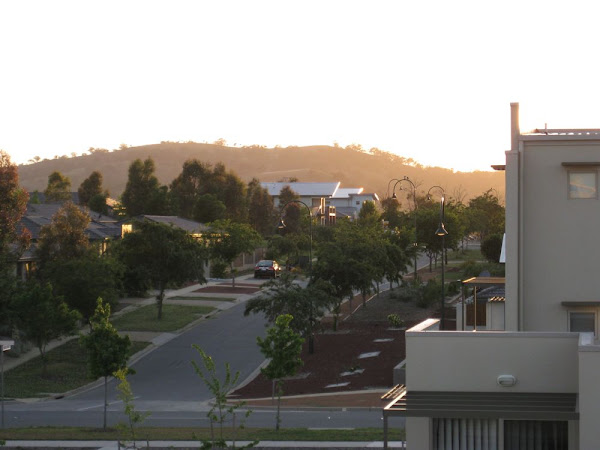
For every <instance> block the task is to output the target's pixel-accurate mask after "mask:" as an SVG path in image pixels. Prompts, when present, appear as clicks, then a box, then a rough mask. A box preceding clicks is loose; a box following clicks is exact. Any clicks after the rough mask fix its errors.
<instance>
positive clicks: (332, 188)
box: [260, 181, 340, 197]
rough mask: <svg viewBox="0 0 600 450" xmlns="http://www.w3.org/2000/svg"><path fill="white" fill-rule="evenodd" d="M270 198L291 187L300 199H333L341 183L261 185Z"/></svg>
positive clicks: (278, 183)
mask: <svg viewBox="0 0 600 450" xmlns="http://www.w3.org/2000/svg"><path fill="white" fill-rule="evenodd" d="M260 185H261V186H262V187H263V188H265V189H266V190H267V191H268V192H269V195H270V196H273V197H275V196H278V195H279V193H280V192H281V190H282V189H283V188H284V187H286V186H289V187H290V189H291V190H293V191H294V192H296V193H297V194H298V195H299V196H300V197H332V196H334V195H335V194H336V192H337V190H338V188H339V186H340V182H339V181H338V182H330V183H280V182H277V183H260Z"/></svg>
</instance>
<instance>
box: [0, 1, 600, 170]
mask: <svg viewBox="0 0 600 450" xmlns="http://www.w3.org/2000/svg"><path fill="white" fill-rule="evenodd" d="M598 9H600V3H598V2H591V1H590V2H583V1H579V0H574V1H570V2H565V1H560V2H556V1H551V0H546V1H529V0H519V1H513V0H502V1H493V0H490V1H481V0H477V1H464V0H456V1H453V2H448V1H447V0H444V1H438V0H430V1H428V2H419V1H410V2H409V1H402V0H392V1H386V0H382V1H377V0H364V1H353V0H341V1H334V0H318V1H312V0H302V1H291V0H290V1H288V0H276V1H262V0H219V1H204V0H194V1H183V0H179V1H178V0H169V1H167V0H165V1H153V0H143V1H134V0H129V1H127V0H119V1H111V0H104V1H86V0H76V1H61V0H53V1H51V2H49V1H47V0H40V1H27V0H19V1H3V2H0V149H3V150H5V151H6V152H8V153H9V155H10V156H11V158H12V160H13V162H16V163H19V164H21V163H27V162H28V161H29V160H31V159H32V158H34V157H35V156H39V157H41V158H42V159H44V158H49V159H52V158H54V156H55V155H59V156H60V155H71V154H72V153H76V154H78V155H79V154H81V153H85V152H87V150H88V149H89V148H90V147H94V148H106V149H116V148H119V146H120V145H121V144H126V145H130V146H135V145H144V144H154V143H159V142H160V141H182V142H187V141H195V142H213V141H215V140H217V139H225V140H226V142H227V144H228V145H236V146H242V145H254V144H258V145H265V146H269V147H271V146H275V145H280V146H283V147H286V146H288V145H318V144H324V145H333V144H334V143H338V144H339V145H341V146H346V145H350V144H360V145H361V146H362V147H363V148H365V149H370V148H372V147H377V148H379V149H381V150H385V151H388V152H392V153H397V154H399V155H401V156H404V157H407V158H412V159H414V160H416V161H417V162H419V163H421V164H423V165H427V166H441V167H447V168H452V169H454V170H459V171H470V170H490V165H491V164H503V163H504V152H505V151H506V150H507V149H508V148H509V146H510V103H511V102H519V103H520V111H521V129H522V130H524V131H525V130H529V129H533V128H543V127H544V125H545V124H548V127H549V128H600V107H599V106H598V105H600V89H598V80H599V76H598V75H599V72H600V69H599V63H598V58H597V51H598V50H597V45H598V42H599V41H600V39H599V38H600V31H598V30H599V29H598V26H597V17H598V12H599V11H598Z"/></svg>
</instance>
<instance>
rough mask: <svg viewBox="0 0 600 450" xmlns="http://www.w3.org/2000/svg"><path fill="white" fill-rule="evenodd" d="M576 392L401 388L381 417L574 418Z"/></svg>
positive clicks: (575, 417) (575, 418) (575, 412)
mask: <svg viewBox="0 0 600 450" xmlns="http://www.w3.org/2000/svg"><path fill="white" fill-rule="evenodd" d="M576 406H577V394H575V393H547V392H465V391H458V392H445V391H404V392H403V393H401V394H400V395H398V396H397V397H396V398H395V399H394V400H393V401H392V402H390V403H389V404H388V405H387V406H386V407H385V408H384V410H383V414H384V416H386V415H388V416H402V417H438V418H442V417H445V418H462V419H470V418H477V419H483V418H488V419H492V418H497V419H501V418H504V419H536V420H578V419H579V412H577V407H576Z"/></svg>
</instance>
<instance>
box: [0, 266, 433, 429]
mask: <svg viewBox="0 0 600 450" xmlns="http://www.w3.org/2000/svg"><path fill="white" fill-rule="evenodd" d="M420 259H422V258H420ZM426 261H427V259H426V258H425V259H424V260H423V261H421V260H420V261H419V266H421V264H422V263H423V264H425V263H426ZM382 287H383V286H382ZM243 310H244V303H239V304H236V305H235V306H233V307H232V308H230V309H227V310H224V311H221V312H219V313H218V314H216V315H215V316H213V317H212V318H210V319H207V320H204V321H202V322H200V323H199V324H197V325H196V326H195V327H193V328H191V329H189V330H188V331H186V332H184V333H182V334H181V335H179V336H175V337H173V339H171V340H169V341H168V342H165V343H164V344H163V345H161V346H160V347H158V348H157V349H155V350H153V351H152V353H151V354H149V355H148V356H146V357H144V358H142V359H140V360H138V361H137V362H135V363H134V364H133V365H132V367H133V369H135V371H136V372H137V373H136V374H135V375H133V376H131V377H129V380H130V383H131V387H132V390H133V393H134V395H135V407H136V409H137V410H139V411H148V412H150V413H151V415H150V416H149V417H148V418H147V419H146V421H145V424H146V425H148V426H170V427H173V426H207V425H208V421H207V419H206V412H207V411H208V409H209V408H210V405H209V400H210V399H212V398H213V397H214V396H213V394H212V393H211V392H210V391H209V390H208V388H207V387H206V385H205V384H204V383H203V382H202V381H201V380H200V378H199V377H198V375H197V374H196V373H195V371H194V370H193V367H192V365H191V361H192V360H196V361H197V362H198V363H201V360H200V358H199V356H198V354H197V352H196V351H195V350H194V349H193V348H192V344H197V345H199V346H200V347H201V348H202V349H203V350H204V351H205V352H206V353H208V354H209V355H211V356H212V357H213V359H214V361H215V364H216V367H217V370H218V371H219V373H221V374H222V373H224V372H223V371H224V365H225V363H230V364H231V370H232V373H235V372H237V371H239V372H240V378H239V382H242V381H243V380H245V379H246V378H248V377H249V376H250V375H251V374H252V373H253V372H254V371H256V370H257V369H258V367H259V366H260V364H261V363H262V362H263V361H264V358H263V356H262V354H261V353H260V351H259V349H258V346H257V345H256V337H257V336H261V337H262V336H264V335H265V330H266V328H265V319H264V318H263V317H262V316H260V315H251V316H248V317H244V315H243ZM115 387H116V383H115V381H114V380H113V381H110V382H109V386H108V393H109V394H108V403H109V407H108V411H109V414H108V422H109V424H116V423H117V422H119V421H122V420H124V416H123V414H122V410H123V404H122V402H121V401H119V400H118V398H117V391H116V389H115ZM103 396H104V387H103V385H97V386H95V387H93V388H91V389H88V390H85V391H83V392H80V393H77V394H74V395H70V396H67V397H65V398H62V399H51V400H43V401H38V402H33V403H17V402H7V403H6V404H5V417H4V422H5V426H7V427H22V426H44V425H47V426H67V425H77V426H92V427H94V426H96V427H97V426H101V424H102V414H103ZM274 420H275V419H274V412H273V411H270V410H263V409H254V411H253V414H252V415H251V416H250V418H249V419H248V421H247V426H248V427H271V426H273V424H274ZM282 426H284V427H303V428H304V427H306V428H348V427H353V428H356V427H361V428H362V427H380V426H382V411H381V409H380V408H375V409H373V410H366V409H361V410H340V409H337V410H334V409H331V410H284V411H283V412H282Z"/></svg>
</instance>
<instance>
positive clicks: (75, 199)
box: [29, 191, 79, 205]
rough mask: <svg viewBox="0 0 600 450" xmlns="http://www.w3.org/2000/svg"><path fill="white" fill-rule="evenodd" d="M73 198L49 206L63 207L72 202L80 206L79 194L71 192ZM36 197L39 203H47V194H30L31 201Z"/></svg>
mask: <svg viewBox="0 0 600 450" xmlns="http://www.w3.org/2000/svg"><path fill="white" fill-rule="evenodd" d="M70 194H71V197H70V198H68V199H66V200H57V201H55V202H50V203H48V204H58V205H62V204H63V203H65V202H68V201H72V202H73V203H75V204H76V205H77V204H79V192H70ZM34 197H37V201H38V202H40V204H41V203H46V194H44V193H43V192H38V191H35V192H30V193H29V199H30V200H31V199H33V198H34Z"/></svg>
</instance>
